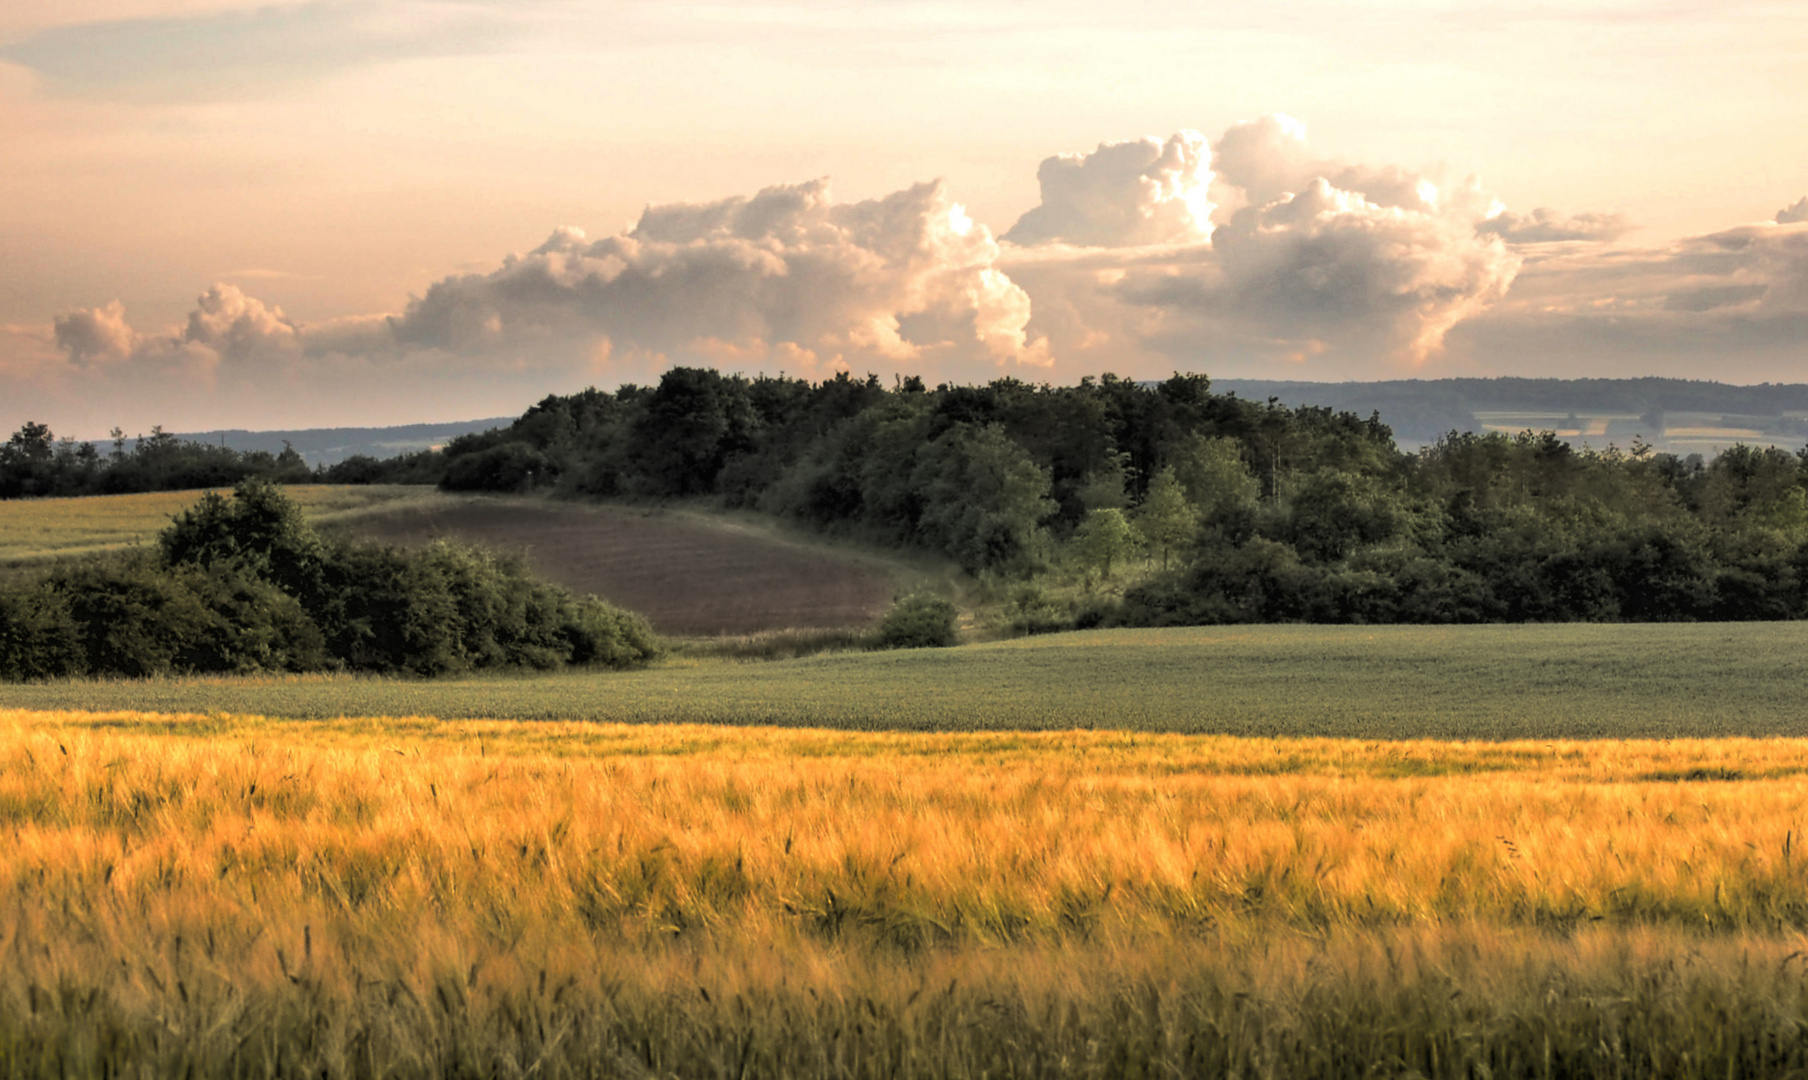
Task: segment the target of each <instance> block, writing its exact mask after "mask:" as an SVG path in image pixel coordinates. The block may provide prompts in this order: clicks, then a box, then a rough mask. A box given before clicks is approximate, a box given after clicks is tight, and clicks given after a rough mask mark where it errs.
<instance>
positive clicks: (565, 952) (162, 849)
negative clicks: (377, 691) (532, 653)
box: [0, 711, 1808, 1076]
mask: <svg viewBox="0 0 1808 1080" xmlns="http://www.w3.org/2000/svg"><path fill="white" fill-rule="evenodd" d="M1804 774H1808V744H1804V743H1800V742H1796V741H1791V740H1761V741H1760V740H1717V741H1679V742H1668V743H1659V742H1623V743H1597V744H1580V743H1487V744H1450V743H1373V742H1354V741H1343V740H1255V739H1233V738H1224V737H1183V736H1146V735H1131V734H1123V733H1116V734H1101V733H1048V734H992V735H935V736H930V735H882V734H854V735H843V734H831V733H827V732H821V731H807V730H805V731H797V730H773V729H752V730H729V729H722V728H708V727H676V726H674V727H620V726H608V725H572V726H558V727H553V726H548V725H521V724H506V723H497V722H468V723H441V722H436V721H430V720H375V719H348V720H342V721H338V722H334V723H328V724H324V725H309V726H302V725H288V724H283V723H279V722H269V721H260V720H257V719H255V718H235V717H225V716H187V717H158V716H151V715H144V714H75V713H68V714H47V713H30V712H17V711H13V712H0V853H3V854H0V957H3V958H4V960H3V961H0V1073H7V1074H12V1075H45V1074H47V1073H51V1072H56V1073H59V1074H61V1075H68V1074H70V1073H95V1072H110V1071H118V1070H119V1069H121V1068H127V1069H130V1070H133V1071H143V1070H148V1071H155V1072H159V1073H165V1072H167V1073H169V1074H176V1073H182V1072H184V1071H192V1072H193V1073H194V1074H197V1075H248V1074H253V1073H255V1074H258V1075H274V1074H277V1073H281V1074H290V1075H293V1074H299V1073H307V1074H311V1075H312V1074H326V1075H358V1076H378V1075H425V1074H435V1075H446V1074H456V1075H480V1074H481V1075H486V1076H488V1075H525V1074H526V1073H528V1072H537V1073H545V1074H556V1075H567V1074H569V1075H685V1076H689V1075H748V1076H819V1075H820V1076H882V1075H883V1076H891V1075H924V1076H927V1075H944V1076H979V1075H1007V1074H1009V1075H1098V1076H1118V1075H1133V1074H1143V1075H1153V1074H1155V1073H1163V1072H1180V1073H1183V1074H1214V1073H1218V1072H1223V1071H1227V1070H1229V1071H1235V1072H1237V1073H1239V1074H1241V1075H1322V1076H1347V1075H1363V1074H1367V1073H1368V1071H1369V1070H1370V1069H1371V1068H1372V1067H1373V1066H1376V1065H1378V1064H1379V1065H1380V1067H1381V1071H1383V1072H1388V1073H1403V1072H1407V1071H1412V1070H1416V1071H1418V1072H1420V1073H1423V1074H1425V1075H1472V1074H1474V1073H1475V1072H1476V1070H1477V1069H1478V1068H1479V1067H1480V1066H1484V1065H1485V1066H1486V1067H1487V1068H1488V1069H1489V1070H1491V1071H1492V1072H1493V1074H1494V1075H1528V1076H1529V1075H1558V1074H1561V1075H1616V1074H1617V1073H1616V1072H1615V1070H1631V1072H1632V1073H1634V1074H1637V1073H1641V1072H1642V1073H1647V1074H1649V1073H1654V1072H1655V1073H1662V1074H1664V1075H1707V1074H1709V1073H1712V1074H1714V1075H1726V1074H1727V1072H1728V1070H1729V1069H1732V1070H1733V1071H1734V1072H1735V1073H1740V1072H1743V1073H1747V1074H1749V1073H1752V1072H1754V1071H1763V1072H1773V1071H1777V1070H1779V1069H1783V1068H1788V1067H1793V1068H1801V1067H1803V1065H1804V1053H1805V1044H1804V1041H1803V1036H1802V1034H1801V1032H1803V1031H1805V1030H1808V1027H1805V1026H1804V1025H1805V1024H1808V978H1805V977H1804V973H1803V972H1804V966H1803V965H1802V963H1801V957H1802V955H1803V953H1802V952H1801V951H1800V950H1801V949H1803V948H1804V947H1805V946H1808V940H1805V939H1804V938H1803V936H1802V931H1803V928H1804V927H1808V873H1805V872H1804V870H1803V867H1802V859H1801V856H1800V853H1799V852H1798V850H1797V844H1798V842H1799V835H1800V829H1801V827H1802V821H1803V818H1804V814H1803V809H1804V802H1805V799H1804V793H1803V791H1804V789H1803V787H1802V784H1801V777H1802V776H1803V775H1804Z"/></svg>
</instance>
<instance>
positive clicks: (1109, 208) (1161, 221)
mask: <svg viewBox="0 0 1808 1080" xmlns="http://www.w3.org/2000/svg"><path fill="white" fill-rule="evenodd" d="M1210 163H1211V152H1210V148H1209V147H1208V146H1207V144H1206V140H1205V136H1203V135H1201V134H1199V133H1198V132H1196V131H1182V132H1179V133H1178V134H1175V135H1171V136H1169V137H1168V138H1167V139H1166V140H1162V139H1156V138H1143V139H1136V140H1133V141H1129V142H1116V143H1100V144H1099V148H1098V149H1097V150H1095V151H1093V152H1092V153H1090V154H1061V155H1058V156H1056V157H1051V158H1048V159H1046V160H1044V161H1043V162H1042V165H1041V166H1040V167H1039V168H1038V169H1037V170H1036V179H1037V181H1038V182H1039V183H1040V184H1041V187H1042V201H1041V203H1040V204H1039V205H1037V206H1036V207H1035V208H1034V209H1032V210H1030V211H1029V212H1028V213H1026V214H1024V215H1023V216H1022V217H1020V218H1018V219H1017V224H1015V225H1013V226H1012V227H1011V229H1010V231H1009V232H1007V233H1005V234H1004V236H1003V237H1002V239H1004V240H1007V241H1009V242H1011V243H1015V244H1025V245H1028V244H1044V243H1050V242H1059V243H1065V244H1073V245H1078V246H1083V247H1126V246H1133V245H1142V244H1174V243H1192V242H1197V241H1201V240H1206V239H1208V238H1210V236H1211V234H1212V224H1211V213H1212V209H1213V206H1212V203H1211V201H1210V199H1209V198H1208V197H1207V191H1208V190H1209V188H1210V185H1211V180H1212V172H1211V169H1210V168H1208V166H1209V165H1210Z"/></svg>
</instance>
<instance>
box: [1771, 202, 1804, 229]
mask: <svg viewBox="0 0 1808 1080" xmlns="http://www.w3.org/2000/svg"><path fill="white" fill-rule="evenodd" d="M1803 221H1808V195H1804V196H1802V197H1801V198H1799V199H1797V200H1796V201H1795V202H1794V203H1793V204H1791V205H1789V206H1785V207H1784V208H1783V209H1781V210H1778V211H1777V224H1778V225H1794V224H1797V223H1798V222H1803Z"/></svg>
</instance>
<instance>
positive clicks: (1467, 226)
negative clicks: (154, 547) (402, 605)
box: [0, 0, 1808, 437]
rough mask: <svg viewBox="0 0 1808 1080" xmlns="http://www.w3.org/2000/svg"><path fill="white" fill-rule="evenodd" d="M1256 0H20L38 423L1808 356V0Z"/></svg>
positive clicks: (15, 279)
mask: <svg viewBox="0 0 1808 1080" xmlns="http://www.w3.org/2000/svg"><path fill="white" fill-rule="evenodd" d="M1248 8H1249V9H1248V10H1244V9H1243V7H1242V6H1238V7H1235V8H1230V7H1229V6H1227V10H1211V9H1209V8H1206V7H1203V6H1200V5H1193V4H1183V3H1173V2H1169V0H1151V2H1145V3H1129V4H1117V5H1110V6H1109V8H1108V9H1107V8H1104V7H1103V6H1101V5H1096V4H1081V3H1076V2H1072V0H1048V2H1043V3H1037V4H1029V3H1022V2H1017V0H978V2H967V3H961V4H955V3H951V2H945V0H888V2H875V3H868V4H863V5H857V6H849V5H846V4H832V3H828V2H826V0H767V2H762V3H758V4H752V3H739V2H735V0H719V2H716V3H691V2H687V0H677V2H661V3H653V2H651V0H615V2H610V3H580V2H576V0H519V2H512V3H504V2H501V0H311V2H303V3H282V4H268V3H259V2H251V0H13V2H12V3H9V4H7V5H6V6H5V7H4V8H3V9H0V145H4V146H5V147H6V160H7V164H6V167H5V168H4V169H0V430H5V431H10V430H12V429H13V428H16V427H17V426H18V425H19V424H21V423H23V422H24V421H26V420H38V421H43V422H47V423H49V424H50V425H51V426H52V427H53V428H54V429H55V430H57V432H58V433H59V434H69V435H76V436H81V437H93V436H97V435H99V434H101V433H103V432H104V431H106V430H107V429H108V428H109V427H111V426H113V425H116V424H117V425H119V426H121V427H123V428H125V429H126V430H127V431H128V432H133V431H143V430H148V429H149V427H150V426H151V425H153V424H159V423H160V424H162V425H164V426H165V427H166V428H169V429H172V430H202V429H210V428H223V427H241V428H279V427H286V428H299V427H308V426H332V425H377V424H402V423H411V422H424V421H435V420H448V419H454V418H461V417H476V416H494V415H506V414H510V413H514V412H518V411H520V410H521V409H522V408H523V407H525V406H526V405H527V404H529V403H531V402H532V401H534V400H536V399H537V398H539V397H541V396H542V395H544V394H546V393H549V392H568V391H571V390H575V389H578V388H581V387H583V386H586V385H598V386H603V387H613V386H615V385H617V384H619V383H622V382H643V383H644V382H648V381H651V380H653V379H655V378H657V376H658V373H659V372H660V371H661V370H663V369H664V368H666V367H668V366H670V365H671V364H674V363H693V364H707V365H711V366H716V367H720V368H723V369H732V370H739V371H745V372H749V373H753V372H761V371H764V372H769V373H770V372H778V371H784V372H787V373H789V374H793V375H800V376H805V377H809V378H823V377H827V376H829V375H832V374H833V373H834V372H835V371H837V370H851V371H852V372H854V373H855V374H857V375H864V374H865V373H867V372H869V371H870V372H874V373H877V374H878V375H880V377H881V378H883V379H885V380H887V381H888V382H889V381H890V379H891V378H892V376H893V375H894V374H920V375H922V376H924V377H925V378H926V379H928V380H929V381H931V382H932V383H933V382H937V381H963V382H965V381H986V380H990V379H993V378H996V377H999V376H1003V375H1009V376H1014V377H1017V378H1022V379H1026V380H1030V381H1044V380H1047V381H1056V382H1070V381H1072V380H1074V379H1076V378H1078V377H1079V376H1081V375H1084V374H1094V373H1098V372H1102V371H1113V372H1116V373H1118V374H1120V375H1124V376H1127V377H1137V378H1153V377H1161V376H1165V375H1167V374H1168V373H1170V372H1172V371H1175V370H1182V371H1199V372H1203V373H1206V374H1210V375H1212V376H1214V377H1227V378H1228V377H1241V378H1272V379H1299V380H1321V381H1336V380H1346V379H1376V378H1402V377H1426V378H1435V377H1442V376H1452V375H1480V376H1487V375H1528V376H1561V377H1578V376H1603V377H1629V376H1639V375H1664V376H1675V377H1684V378H1708V379H1717V380H1721V381H1726V382H1747V383H1750V382H1761V381H1779V382H1800V381H1808V65H1803V64H1802V63H1801V62H1800V59H1801V57H1802V56H1804V55H1808V7H1804V5H1802V4H1800V3H1797V2H1743V3H1742V2H1736V0H1734V2H1723V3H1717V4H1712V5H1709V4H1700V3H1690V2H1675V3H1640V2H1633V0H1614V2H1610V0H1601V2H1586V3H1558V4H1550V5H1545V6H1540V7H1526V6H1523V5H1498V6H1488V5H1477V4H1472V3H1461V2H1455V0H1386V2H1382V0H1365V2H1363V3H1359V4H1342V3H1331V2H1317V0H1295V2H1290V3H1281V4H1274V5H1249V6H1248ZM511 253H512V254H511Z"/></svg>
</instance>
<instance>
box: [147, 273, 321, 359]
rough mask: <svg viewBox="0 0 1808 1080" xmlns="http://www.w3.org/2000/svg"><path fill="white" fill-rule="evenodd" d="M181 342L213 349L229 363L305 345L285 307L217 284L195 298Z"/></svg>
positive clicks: (286, 351)
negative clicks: (269, 303) (267, 303)
mask: <svg viewBox="0 0 1808 1080" xmlns="http://www.w3.org/2000/svg"><path fill="white" fill-rule="evenodd" d="M178 341H179V343H180V344H183V345H194V346H199V347H201V348H205V349H208V350H211V351H212V352H214V353H216V354H218V355H219V357H220V358H221V359H222V360H225V361H227V362H228V363H242V362H244V361H247V360H252V359H255V358H258V357H263V356H269V355H271V354H288V353H294V352H297V351H299V350H300V348H301V331H300V328H299V327H297V326H296V325H295V324H294V323H293V322H290V321H289V319H288V317H287V316H285V315H284V314H283V311H282V308H279V307H274V306H266V305H265V304H264V302H263V301H261V300H258V299H257V298H255V297H251V296H246V295H245V294H244V293H243V292H242V291H240V290H239V288H238V286H236V285H222V284H215V285H214V286H213V287H212V288H210V289H208V290H207V291H206V292H204V293H202V294H201V296H200V298H199V299H198V300H196V301H195V310H193V311H191V312H189V314H188V324H187V325H186V326H184V327H183V328H182V334H181V336H180V338H179V339H178Z"/></svg>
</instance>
